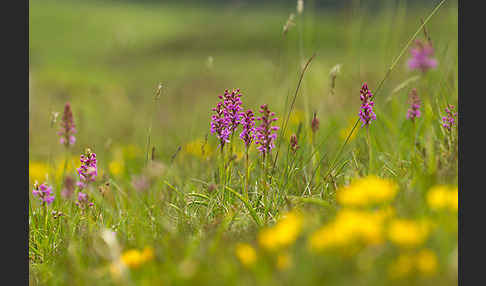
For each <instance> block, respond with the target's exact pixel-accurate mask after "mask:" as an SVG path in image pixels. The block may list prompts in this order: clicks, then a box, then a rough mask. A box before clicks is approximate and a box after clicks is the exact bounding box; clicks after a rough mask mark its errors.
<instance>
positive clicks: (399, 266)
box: [388, 254, 414, 278]
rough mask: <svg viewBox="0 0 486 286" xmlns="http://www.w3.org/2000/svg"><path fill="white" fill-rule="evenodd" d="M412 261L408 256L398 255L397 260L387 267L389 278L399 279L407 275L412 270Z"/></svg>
mask: <svg viewBox="0 0 486 286" xmlns="http://www.w3.org/2000/svg"><path fill="white" fill-rule="evenodd" d="M413 263H414V259H413V256H412V255H410V254H400V256H398V258H397V260H396V261H394V262H393V263H392V264H390V266H389V267H388V274H389V276H390V277H391V278H401V277H404V276H407V275H409V274H410V273H411V272H412V270H413Z"/></svg>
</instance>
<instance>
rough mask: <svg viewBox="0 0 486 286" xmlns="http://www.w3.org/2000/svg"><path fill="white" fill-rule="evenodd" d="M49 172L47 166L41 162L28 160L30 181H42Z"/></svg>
mask: <svg viewBox="0 0 486 286" xmlns="http://www.w3.org/2000/svg"><path fill="white" fill-rule="evenodd" d="M48 173H49V166H47V164H45V163H42V162H36V161H34V162H31V161H29V178H30V180H31V181H32V182H35V181H38V182H43V181H45V180H46V176H47V174H48Z"/></svg>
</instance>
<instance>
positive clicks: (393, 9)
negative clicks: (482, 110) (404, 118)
mask: <svg viewBox="0 0 486 286" xmlns="http://www.w3.org/2000/svg"><path fill="white" fill-rule="evenodd" d="M438 2H439V1H305V6H304V12H303V13H302V14H297V13H296V8H295V7H296V1H261V2H260V1H204V2H201V1H163V2H162V1H91V0H88V1H51V0H43V1H40V0H30V1H29V29H30V30H29V63H30V64H29V75H30V93H29V114H30V118H29V125H30V126H29V127H30V129H29V133H30V136H29V143H30V147H29V150H30V158H31V159H32V158H33V159H38V160H43V159H45V158H47V156H48V154H49V152H54V153H55V152H57V151H61V150H62V146H60V144H56V143H57V140H58V138H57V136H56V131H57V130H56V129H57V127H54V128H50V124H51V116H50V114H51V113H52V112H60V113H61V112H62V110H63V106H64V104H65V102H71V103H72V108H73V113H74V117H75V121H76V124H77V129H78V135H77V140H78V143H79V144H76V145H75V150H74V153H78V151H81V150H83V149H84V148H85V147H87V146H91V147H93V148H94V149H95V150H96V151H97V152H98V153H102V152H104V151H103V150H101V149H102V147H103V146H108V145H107V144H106V143H107V142H112V143H116V144H118V143H119V144H128V143H130V144H135V145H137V146H140V147H141V148H142V149H143V148H144V146H145V144H146V135H147V128H148V126H149V124H150V117H151V116H150V114H151V112H152V111H151V110H152V108H153V107H154V101H153V95H154V91H155V89H156V88H157V85H158V84H159V83H162V84H163V85H164V89H163V95H162V98H161V100H160V102H158V104H159V106H157V108H155V115H154V116H155V117H154V121H153V129H152V143H153V144H155V146H156V148H157V151H158V153H159V154H160V156H162V158H163V159H167V158H169V157H170V156H171V155H172V154H173V152H175V150H176V149H177V147H178V146H179V145H182V144H184V143H185V142H187V141H190V140H193V139H195V138H203V137H204V136H205V135H206V133H207V132H208V131H209V120H210V112H211V111H210V108H211V107H212V106H214V105H215V104H216V102H217V96H218V95H219V94H221V93H222V92H223V91H224V89H226V88H233V87H235V88H240V89H241V90H242V93H243V96H244V102H245V105H246V107H251V108H253V109H254V110H256V109H258V106H259V105H260V104H263V103H268V104H269V106H270V107H271V109H273V110H275V111H276V112H277V114H279V115H282V113H283V112H284V108H285V107H284V103H285V98H286V96H287V95H289V94H292V93H293V92H294V90H295V86H296V84H297V79H298V73H299V71H300V69H301V65H302V63H303V62H304V61H305V60H306V59H307V58H309V57H310V56H311V55H312V54H313V53H314V52H315V53H316V58H315V59H314V61H313V62H312V64H311V66H310V69H309V71H308V73H307V74H306V76H305V78H304V83H303V88H302V95H301V96H299V98H298V101H297V109H299V110H303V111H306V113H305V119H306V120H310V116H312V112H314V111H315V112H317V114H318V115H319V117H320V118H321V125H324V126H326V125H329V124H331V123H332V124H335V125H333V126H340V127H345V126H347V125H348V118H350V117H353V116H356V114H357V112H358V111H357V110H358V108H359V107H358V106H359V97H358V92H359V88H360V86H361V84H362V83H363V82H364V81H367V82H368V84H369V85H370V88H371V89H372V90H373V89H374V88H376V85H377V84H378V82H379V81H380V80H381V78H382V77H383V76H384V75H385V71H386V69H387V68H388V67H389V65H390V64H391V62H392V60H393V59H394V58H395V57H396V56H397V55H398V53H399V52H400V50H401V48H402V47H403V46H404V45H405V44H406V42H407V40H408V39H409V38H410V36H411V35H412V34H413V33H414V32H415V31H416V29H417V28H418V26H419V25H420V18H425V17H426V16H427V15H428V13H430V11H431V10H432V8H433V7H434V5H436V4H437V3H438ZM378 8H379V9H378ZM290 13H294V14H296V17H295V20H294V22H295V24H296V25H295V26H292V27H291V28H290V29H289V31H288V33H287V34H286V35H283V33H282V30H283V26H284V25H285V23H286V21H287V19H288V17H289V14H290ZM457 20H458V15H457V1H447V2H446V4H445V5H444V6H443V7H442V8H441V10H440V12H439V13H438V14H437V15H435V16H434V18H433V19H432V20H431V21H430V24H428V25H427V28H428V31H429V33H430V35H431V38H432V41H433V43H434V46H435V47H436V58H437V59H438V61H439V64H440V67H441V69H440V72H437V73H434V74H433V75H432V77H436V78H438V79H439V80H442V79H443V78H457V36H458V32H457V28H458V23H457ZM420 36H421V37H422V36H423V35H422V34H421V35H420ZM407 57H408V52H407V54H406V55H405V56H404V57H403V59H402V60H401V61H400V62H399V64H398V66H397V68H396V70H395V71H394V72H393V74H392V76H391V77H390V79H389V80H388V81H387V82H386V83H385V86H384V88H385V89H384V94H383V96H384V97H385V96H387V93H390V91H391V90H392V89H394V88H395V87H396V86H397V85H398V84H400V83H401V82H403V81H404V80H406V79H408V78H410V77H411V76H413V75H414V73H412V72H410V71H408V69H407V67H406V58H407ZM336 64H342V69H341V74H340V75H339V77H338V79H337V81H336V93H335V95H334V96H330V95H329V89H330V86H329V84H330V80H329V71H330V69H331V68H332V67H333V66H335V65H336ZM453 82H456V83H457V81H453ZM405 100H406V98H405V97H403V101H404V102H405ZM382 106H383V105H382ZM388 107H389V106H386V107H385V106H383V108H382V110H388ZM379 108H380V107H378V108H377V109H379ZM403 108H406V107H405V106H404V107H403ZM392 111H393V110H392ZM56 126H57V125H56ZM214 139H215V138H212V136H210V140H214ZM214 142H216V141H215V140H214ZM49 150H51V151H49Z"/></svg>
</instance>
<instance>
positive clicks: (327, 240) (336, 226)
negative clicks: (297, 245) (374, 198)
mask: <svg viewBox="0 0 486 286" xmlns="http://www.w3.org/2000/svg"><path fill="white" fill-rule="evenodd" d="M391 214H392V212H391V211H390V210H386V211H384V210H381V211H375V212H369V211H359V210H352V209H344V210H341V211H340V212H339V213H338V214H337V216H336V218H335V219H334V220H333V221H332V222H330V223H329V224H327V225H324V226H323V227H321V228H320V229H319V230H317V231H316V232H315V233H314V234H312V235H311V237H310V240H309V247H310V248H311V250H322V249H324V248H329V247H343V246H347V245H350V244H351V243H355V242H362V243H365V244H370V245H374V244H380V243H382V242H383V231H384V230H383V229H384V222H385V219H387V218H388V217H389V216H390V215H391Z"/></svg>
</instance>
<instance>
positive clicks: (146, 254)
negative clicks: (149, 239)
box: [141, 247, 155, 261]
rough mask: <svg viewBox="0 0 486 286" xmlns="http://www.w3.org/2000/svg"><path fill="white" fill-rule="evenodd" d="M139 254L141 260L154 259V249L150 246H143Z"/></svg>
mask: <svg viewBox="0 0 486 286" xmlns="http://www.w3.org/2000/svg"><path fill="white" fill-rule="evenodd" d="M141 256H142V260H143V261H150V260H152V259H154V257H155V255H154V249H153V248H152V247H145V248H144V249H143V251H142V254H141Z"/></svg>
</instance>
